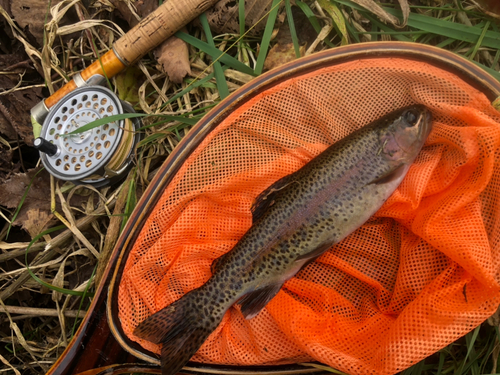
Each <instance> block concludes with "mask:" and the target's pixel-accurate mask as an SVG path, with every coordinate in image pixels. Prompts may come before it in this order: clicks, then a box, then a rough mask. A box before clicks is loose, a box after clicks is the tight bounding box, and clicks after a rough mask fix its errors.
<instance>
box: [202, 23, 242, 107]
mask: <svg viewBox="0 0 500 375" xmlns="http://www.w3.org/2000/svg"><path fill="white" fill-rule="evenodd" d="M200 22H201V25H202V26H203V31H204V32H205V35H206V37H207V41H208V44H209V45H210V46H211V47H213V48H216V47H215V42H214V39H213V37H212V32H211V31H210V25H209V24H208V20H207V15H206V14H205V13H203V14H202V15H200ZM213 65H214V73H215V82H217V91H219V96H220V98H221V99H224V98H226V97H228V96H229V88H228V87H227V82H226V77H224V71H223V70H222V66H221V64H220V62H219V61H218V60H215V61H214V63H213ZM245 66H246V65H245Z"/></svg>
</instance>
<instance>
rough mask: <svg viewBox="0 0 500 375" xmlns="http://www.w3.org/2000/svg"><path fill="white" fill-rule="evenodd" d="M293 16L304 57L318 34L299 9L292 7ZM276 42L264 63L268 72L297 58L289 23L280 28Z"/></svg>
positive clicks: (301, 52) (300, 49) (301, 54)
mask: <svg viewBox="0 0 500 375" xmlns="http://www.w3.org/2000/svg"><path fill="white" fill-rule="evenodd" d="M292 16H293V23H294V25H295V30H296V33H297V38H298V41H299V52H300V56H304V54H305V52H306V49H307V46H308V45H309V44H310V43H312V42H313V41H314V40H315V38H316V36H317V33H316V32H315V31H314V28H313V27H312V25H311V23H310V22H309V20H308V19H307V16H306V15H305V14H304V12H302V11H301V10H300V9H299V8H298V7H295V6H293V7H292ZM275 42H276V44H275V45H274V46H273V47H272V48H271V49H270V50H269V53H268V54H267V56H266V60H265V62H264V68H265V69H267V70H271V69H274V68H277V67H278V66H280V65H283V64H286V63H287V62H290V61H293V60H295V59H296V58H297V57H296V55H295V49H294V46H293V42H292V35H291V32H290V27H289V26H288V22H284V23H283V25H281V27H280V28H279V31H278V34H277V35H276V38H275Z"/></svg>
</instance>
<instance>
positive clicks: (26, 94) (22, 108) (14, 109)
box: [0, 87, 43, 146]
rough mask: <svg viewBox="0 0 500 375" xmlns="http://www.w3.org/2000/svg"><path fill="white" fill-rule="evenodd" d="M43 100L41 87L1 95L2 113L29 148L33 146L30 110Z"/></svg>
mask: <svg viewBox="0 0 500 375" xmlns="http://www.w3.org/2000/svg"><path fill="white" fill-rule="evenodd" d="M42 99H43V96H42V89H41V88H40V87H37V88H30V89H26V90H18V91H14V92H11V93H8V94H6V95H0V113H1V114H2V115H3V116H4V117H5V118H6V119H7V120H8V121H9V123H10V125H11V126H12V128H13V129H14V130H15V131H16V133H17V134H18V135H19V138H21V139H22V140H23V141H24V142H25V143H26V144H27V145H29V146H32V145H33V127H32V126H31V116H30V110H31V108H32V107H33V106H35V105H36V104H38V103H39V102H40V100H42ZM6 131H8V130H6ZM12 139H15V137H13V138H12Z"/></svg>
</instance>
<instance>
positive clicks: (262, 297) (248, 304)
mask: <svg viewBox="0 0 500 375" xmlns="http://www.w3.org/2000/svg"><path fill="white" fill-rule="evenodd" d="M281 286H282V284H274V285H270V286H267V287H265V288H262V289H259V290H256V291H254V292H250V293H248V294H247V295H245V296H244V297H243V298H242V299H241V300H240V305H241V313H242V314H243V316H244V317H245V319H252V318H253V317H254V316H256V315H257V314H258V313H259V312H260V311H261V310H262V309H263V308H264V307H266V305H267V303H268V302H269V301H270V300H272V299H273V297H274V296H275V295H276V294H278V292H279V291H280V289H281Z"/></svg>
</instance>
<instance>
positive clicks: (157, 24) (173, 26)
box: [114, 0, 218, 65]
mask: <svg viewBox="0 0 500 375" xmlns="http://www.w3.org/2000/svg"><path fill="white" fill-rule="evenodd" d="M217 1H218V0H167V1H166V2H164V3H163V4H162V5H160V6H159V7H158V8H157V9H156V10H155V11H154V12H153V13H151V14H149V15H148V16H147V17H145V18H143V19H142V21H141V22H140V23H139V24H137V25H136V26H135V27H134V28H133V29H132V30H130V31H129V32H128V33H127V34H125V35H124V36H122V37H121V38H120V39H118V40H117V41H116V42H115V44H114V50H115V52H116V53H117V54H118V56H119V58H120V59H121V60H122V61H123V62H124V63H125V64H127V65H129V64H132V63H134V62H135V61H137V60H138V59H140V58H141V57H142V56H144V55H145V54H146V53H148V52H149V51H150V50H152V49H153V48H155V47H156V46H158V45H159V44H160V43H161V42H163V41H164V40H165V39H167V38H169V37H171V36H172V35H173V34H174V33H175V32H177V31H178V30H179V29H181V28H182V27H183V26H185V25H186V24H187V23H189V22H190V21H191V20H192V19H194V18H195V17H197V16H198V15H200V14H201V13H203V12H204V11H205V10H207V9H208V8H210V7H211V6H212V5H214V4H215V3H216V2H217Z"/></svg>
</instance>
